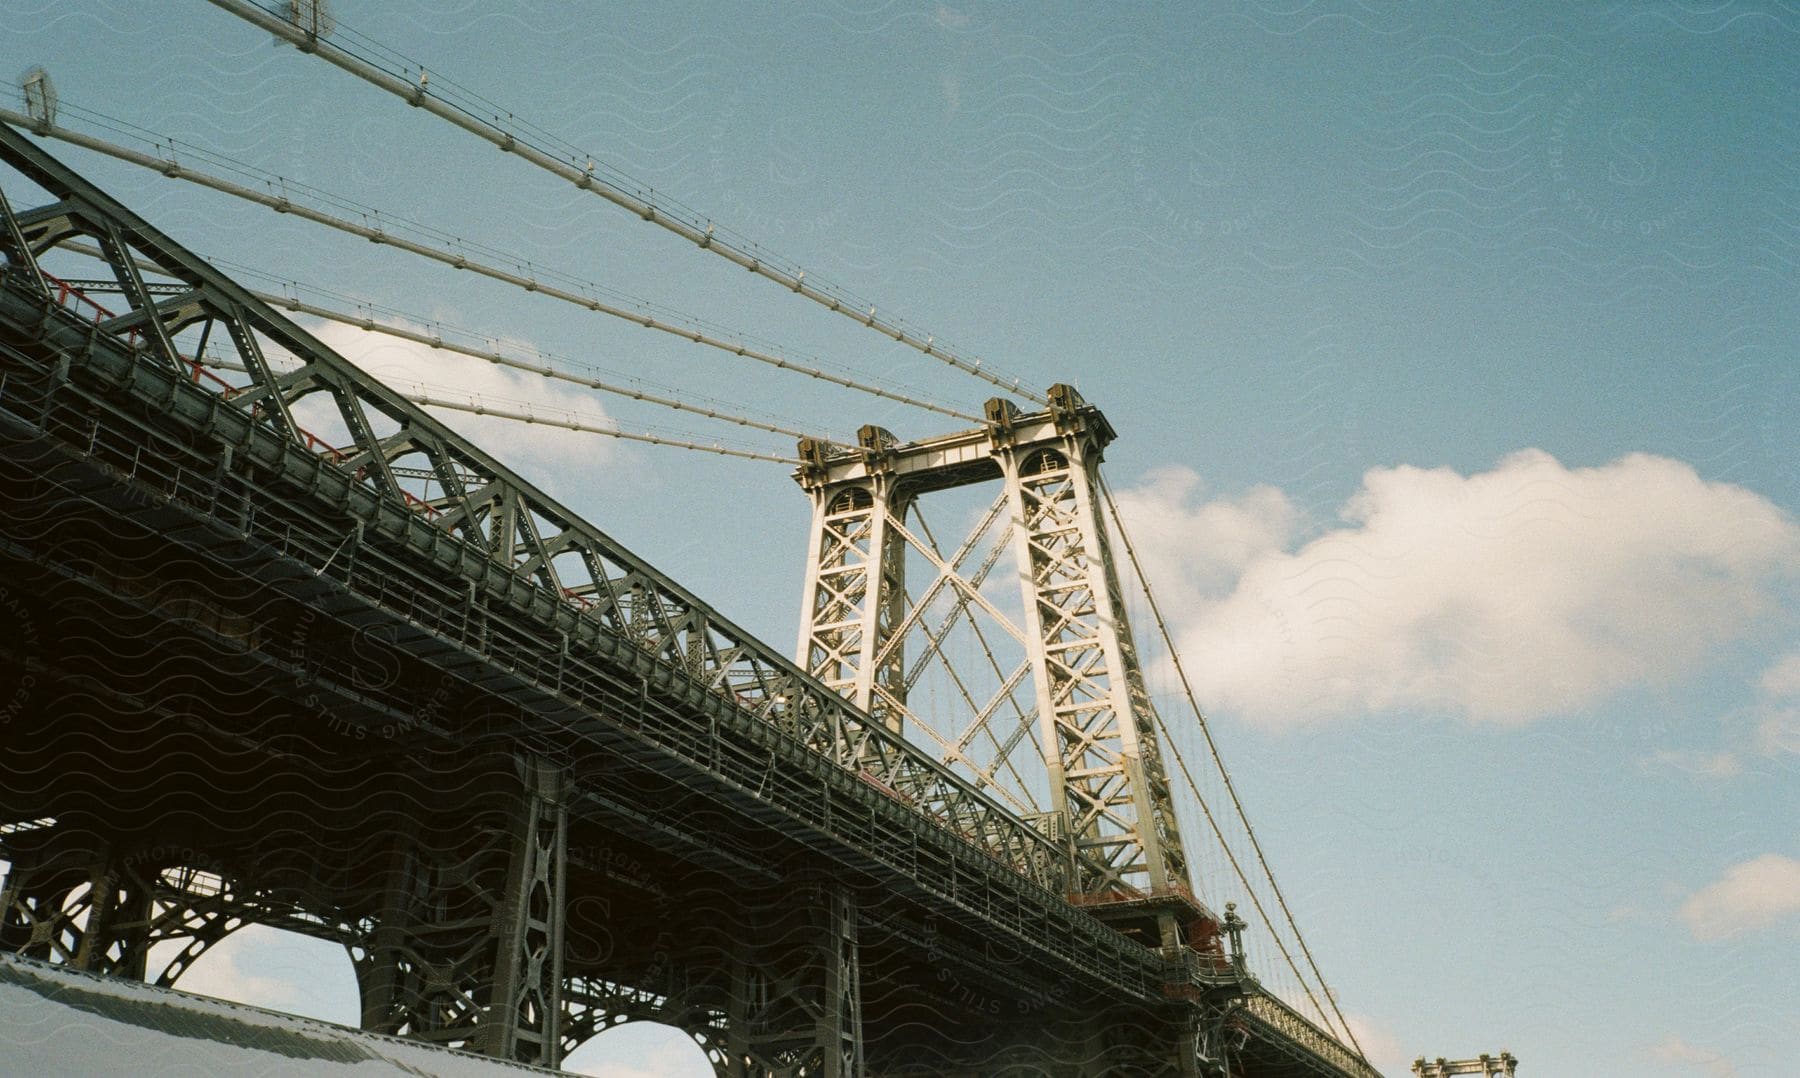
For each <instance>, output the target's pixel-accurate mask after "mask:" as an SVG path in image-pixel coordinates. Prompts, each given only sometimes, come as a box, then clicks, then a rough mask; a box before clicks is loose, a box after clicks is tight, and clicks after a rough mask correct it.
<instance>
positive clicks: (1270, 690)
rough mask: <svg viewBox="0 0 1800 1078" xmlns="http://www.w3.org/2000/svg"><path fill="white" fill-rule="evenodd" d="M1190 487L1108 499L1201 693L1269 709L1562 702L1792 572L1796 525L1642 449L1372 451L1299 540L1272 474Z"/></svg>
mask: <svg viewBox="0 0 1800 1078" xmlns="http://www.w3.org/2000/svg"><path fill="white" fill-rule="evenodd" d="M1197 495H1198V482H1197V480H1195V479H1194V478H1193V477H1192V474H1191V473H1182V472H1163V473H1158V474H1156V475H1153V476H1151V477H1150V479H1149V480H1148V481H1147V482H1146V483H1145V484H1143V485H1141V486H1139V487H1138V488H1136V489H1134V490H1131V491H1125V492H1121V493H1120V496H1119V501H1120V502H1121V508H1122V511H1123V512H1126V513H1128V514H1129V515H1128V516H1127V525H1128V527H1129V528H1130V529H1131V531H1132V534H1133V538H1134V539H1136V540H1137V541H1138V542H1139V543H1140V545H1141V547H1142V548H1143V549H1146V550H1148V551H1150V552H1152V554H1153V556H1152V557H1150V558H1149V559H1148V560H1149V561H1150V562H1151V563H1152V566H1153V567H1152V568H1151V569H1150V572H1151V575H1152V579H1153V580H1154V581H1156V582H1157V584H1158V592H1159V594H1161V595H1165V596H1166V595H1168V594H1170V593H1171V592H1173V594H1174V595H1175V596H1176V599H1177V601H1175V602H1169V601H1167V600H1166V599H1165V601H1164V602H1163V606H1164V608H1165V610H1166V611H1167V612H1168V613H1169V614H1170V615H1171V616H1172V617H1174V618H1175V619H1176V620H1177V622H1178V624H1179V633H1180V642H1181V646H1182V652H1183V657H1184V660H1185V662H1186V663H1187V665H1188V667H1189V669H1190V671H1191V672H1192V673H1193V674H1194V676H1195V677H1196V679H1197V682H1198V684H1197V688H1198V690H1199V691H1200V692H1201V693H1202V694H1203V695H1204V696H1205V697H1206V702H1207V703H1208V704H1209V705H1210V706H1213V707H1215V708H1220V709H1224V710H1226V711H1228V712H1231V713H1233V714H1236V715H1238V716H1239V717H1242V718H1245V719H1248V720H1250V721H1257V722H1262V723H1266V724H1272V725H1278V724H1292V723H1296V722H1301V721H1306V720H1309V719H1319V718H1325V717H1332V716H1341V715H1348V714H1357V713H1365V712H1374V711H1385V710H1393V709H1420V710H1429V711H1442V712H1450V713H1456V714H1462V715H1466V716H1468V717H1470V718H1473V719H1477V720H1483V721H1492V722H1502V723H1523V722H1527V721H1530V720H1533V719H1537V718H1540V717H1543V716H1546V715H1550V714H1556V713H1561V712H1568V711H1572V710H1575V709H1578V708H1580V707H1583V706H1586V705H1588V704H1591V703H1593V702H1594V701H1596V700H1599V699H1601V698H1603V697H1605V696H1606V695H1607V694H1609V693H1612V692H1614V691H1617V690H1619V689H1622V688H1625V687H1627V686H1633V685H1642V684H1652V683H1657V682H1662V681H1666V680H1668V679H1671V678H1673V677H1676V676H1679V675H1680V674H1682V673H1685V672H1687V671H1689V670H1692V669H1693V668H1694V667H1695V666H1696V665H1698V664H1699V663H1700V662H1701V661H1702V660H1703V659H1705V658H1706V657H1707V656H1708V655H1709V654H1711V653H1712V652H1713V651H1714V649H1716V648H1717V647H1718V646H1719V645H1720V644H1722V643H1725V642H1727V641H1730V640H1732V639H1734V638H1737V637H1739V636H1741V635H1742V634H1744V633H1745V632H1747V631H1748V630H1749V628H1750V627H1751V626H1752V625H1754V623H1755V622H1757V620H1758V619H1759V618H1761V617H1763V616H1764V615H1766V614H1767V613H1769V612H1770V611H1771V610H1772V609H1773V608H1774V607H1775V605H1776V595H1777V590H1778V588H1780V587H1781V586H1782V584H1783V583H1784V582H1786V581H1790V580H1792V579H1794V578H1795V577H1796V576H1800V527H1796V525H1795V523H1794V521H1792V520H1791V519H1789V518H1788V517H1787V516H1786V515H1785V514H1783V513H1782V512H1781V510H1779V509H1778V508H1776V507H1775V506H1774V505H1772V504H1771V503H1769V502H1768V501H1767V500H1766V499H1764V498H1762V497H1761V496H1759V495H1757V494H1755V493H1753V492H1751V491H1748V490H1745V489H1743V488H1741V487H1736V486H1732V485H1730V484H1725V483H1710V482H1706V481H1705V480H1702V479H1701V478H1700V477H1699V476H1698V475H1696V474H1695V473H1694V470H1693V469H1692V468H1691V467H1689V466H1688V465H1686V464H1683V463H1681V462H1679V461H1674V460H1669V459H1666V458H1660V457H1653V456H1648V455H1644V454H1633V455H1630V456H1626V457H1622V458H1620V459H1619V460H1616V461H1614V462H1612V463H1610V464H1606V465H1603V466H1600V467H1594V468H1567V467H1564V466H1563V465H1562V464H1561V463H1559V462H1558V461H1557V460H1555V459H1554V458H1553V457H1551V456H1550V455H1549V454H1547V453H1544V452H1542V451H1540V450H1525V451H1522V452H1519V453H1515V454H1513V455H1512V456H1509V457H1507V458H1505V459H1504V460H1502V461H1500V462H1499V464H1498V465H1496V466H1495V467H1494V469H1493V470H1491V471H1487V472H1482V473H1478V474H1475V475H1470V476H1464V475H1461V474H1458V473H1457V472H1454V471H1452V470H1450V469H1448V468H1436V469H1423V468H1415V467H1396V468H1378V469H1374V470H1371V471H1369V472H1368V473H1367V474H1366V475H1365V476H1364V477H1363V485H1362V489H1361V490H1360V491H1358V493H1357V494H1356V495H1355V496H1354V497H1353V498H1352V499H1351V500H1350V501H1349V502H1348V503H1347V504H1346V505H1345V507H1344V508H1343V510H1342V513H1341V517H1342V520H1343V526H1341V527H1338V528H1335V529H1332V530H1329V531H1327V532H1325V533H1324V534H1322V535H1320V536H1318V537H1317V538H1314V539H1312V540H1311V541H1309V542H1306V543H1304V544H1303V545H1301V546H1300V547H1299V548H1298V549H1292V550H1290V549H1289V548H1290V547H1291V546H1292V545H1293V537H1294V532H1293V529H1294V527H1295V526H1296V523H1297V514H1295V512H1294V510H1293V507H1292V505H1291V504H1289V503H1288V501H1287V499H1286V498H1285V497H1283V496H1282V495H1281V494H1280V492H1278V491H1273V490H1268V489H1266V488H1265V489H1258V490H1255V491H1252V492H1250V493H1249V494H1246V495H1245V496H1244V497H1242V498H1240V499H1236V500H1233V501H1224V502H1211V503H1201V504H1196V503H1195V499H1196V497H1197ZM1177 566H1178V567H1179V568H1176V567H1177ZM1221 582H1226V586H1225V587H1223V588H1222V587H1221ZM1170 584H1173V585H1174V586H1173V587H1172V588H1171V587H1170V586H1169V585H1170ZM1232 585H1234V586H1232Z"/></svg>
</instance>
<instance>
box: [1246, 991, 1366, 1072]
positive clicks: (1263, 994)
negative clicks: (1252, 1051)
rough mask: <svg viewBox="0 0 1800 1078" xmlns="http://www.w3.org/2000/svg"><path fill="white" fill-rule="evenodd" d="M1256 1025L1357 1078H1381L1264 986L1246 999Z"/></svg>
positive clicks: (1250, 1016)
mask: <svg viewBox="0 0 1800 1078" xmlns="http://www.w3.org/2000/svg"><path fill="white" fill-rule="evenodd" d="M1242 1013H1244V1014H1245V1015H1246V1016H1248V1017H1249V1018H1250V1019H1251V1020H1253V1021H1254V1022H1256V1023H1258V1024H1260V1025H1262V1026H1264V1027H1266V1028H1267V1029H1269V1030H1272V1031H1274V1032H1276V1033H1278V1034H1280V1036H1281V1038H1282V1039H1284V1040H1285V1041H1286V1042H1287V1043H1289V1044H1291V1045H1297V1046H1299V1047H1302V1048H1305V1049H1306V1050H1307V1051H1309V1052H1311V1053H1312V1054H1313V1055H1315V1056H1317V1057H1319V1058H1320V1059H1322V1060H1324V1061H1325V1062H1326V1063H1328V1064H1330V1065H1331V1066H1332V1067H1334V1068H1336V1069H1337V1070H1338V1071H1339V1072H1340V1073H1342V1074H1346V1075H1353V1076H1356V1078H1381V1072H1380V1071H1377V1070H1376V1069H1375V1068H1374V1067H1372V1066H1370V1065H1369V1063H1368V1061H1367V1060H1365V1059H1363V1058H1362V1057H1361V1056H1360V1055H1358V1054H1356V1053H1355V1052H1353V1051H1351V1050H1350V1049H1349V1048H1348V1047H1346V1046H1345V1045H1344V1043H1343V1042H1342V1041H1340V1040H1338V1039H1337V1038H1336V1037H1334V1036H1332V1035H1331V1034H1330V1033H1327V1032H1326V1031H1324V1030H1322V1029H1320V1028H1319V1027H1318V1026H1317V1025H1315V1024H1313V1023H1312V1022H1311V1021H1309V1020H1308V1019H1307V1018H1306V1016H1304V1015H1302V1014H1301V1013H1300V1012H1299V1011H1296V1010H1294V1009H1293V1008H1292V1007H1290V1006H1288V1005H1287V1004H1286V1003H1285V1002H1283V1001H1282V1000H1281V999H1279V998H1277V997H1276V996H1273V995H1270V994H1269V993H1268V992H1267V991H1266V990H1264V989H1263V988H1262V987H1261V986H1260V985H1257V986H1255V990H1254V991H1252V992H1251V993H1250V994H1249V995H1248V996H1246V997H1245V998H1244V1003H1243V1012H1242Z"/></svg>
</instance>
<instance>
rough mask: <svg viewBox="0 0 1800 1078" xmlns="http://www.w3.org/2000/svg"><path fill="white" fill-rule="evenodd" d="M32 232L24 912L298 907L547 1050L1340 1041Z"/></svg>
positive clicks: (1205, 1065)
mask: <svg viewBox="0 0 1800 1078" xmlns="http://www.w3.org/2000/svg"><path fill="white" fill-rule="evenodd" d="M0 135H5V136H7V137H8V138H10V139H14V140H16V136H14V135H12V133H11V132H0ZM10 145H11V144H10V143H9V147H10ZM40 182H41V181H40ZM71 189H73V187H72V186H71ZM64 197H68V196H66V195H65V196H64ZM87 197H91V198H92V199H93V200H94V201H95V203H96V204H98V199H99V197H100V196H97V195H94V196H87ZM109 212H112V213H114V214H115V223H116V220H117V219H122V217H120V216H119V215H122V214H123V211H122V210H114V211H109ZM127 223H128V224H129V223H130V222H129V221H127ZM108 227H109V228H110V227H113V225H110V224H109V226H108ZM108 234H109V235H111V236H113V237H114V239H115V240H116V238H117V233H116V232H110V233H108ZM15 235H16V234H15ZM14 246H15V248H16V246H17V245H16V243H15V245H14ZM28 254H29V252H28ZM9 263H10V264H9V265H8V266H6V267H4V269H0V619H4V624H5V626H6V631H5V632H3V633H0V858H3V859H5V860H6V861H7V862H8V863H9V864H8V871H7V873H6V876H5V882H4V885H3V888H0V949H4V950H7V951H12V952H16V953H20V954H24V955H26V956H29V957H36V958H41V959H48V960H52V961H57V962H62V963H66V964H69V965H71V966H74V967H76V968H81V969H88V970H94V971H99V972H105V973H111V974H115V975H120V976H125V977H131V978H138V979H147V980H151V981H158V982H161V983H175V982H176V981H177V979H178V978H179V977H180V975H181V973H182V972H183V971H185V970H186V969H188V968H189V967H191V965H192V963H193V962H194V961H195V960H196V959H197V958H199V957H200V956H201V955H202V954H204V953H205V951H206V949H207V948H208V947H210V946H212V945H213V944H215V943H217V942H218V941H219V940H220V939H222V938H224V937H225V936H227V935H229V934H230V932H232V931H234V930H235V929H236V928H238V927H241V926H242V925H244V924H251V923H256V924H268V925H273V926H276V927H280V928H284V929H289V930H293V931H299V932H304V933H308V934H311V935H314V936H317V937H320V938H324V939H328V940H333V941H336V942H338V943H341V944H342V945H343V946H344V947H346V949H347V950H348V952H349V954H350V956H351V958H352V960H353V963H354V966H355V969H356V974H357V982H358V986H359V989H360V991H361V997H362V1012H363V1013H362V1019H363V1025H364V1026H365V1027H367V1028H370V1029H375V1030H382V1031H387V1032H394V1033H402V1034H406V1035H409V1036H415V1037H419V1038H422V1039H425V1040H430V1041H433V1042H437V1043H442V1044H447V1045H455V1046H461V1047H466V1048H471V1049H474V1050H477V1051H481V1052H484V1053H488V1054H492V1055H496V1056H503V1057H506V1058H512V1059H520V1060H526V1061H532V1062H541V1063H547V1064H551V1065H555V1064H556V1063H558V1062H559V1061H560V1060H561V1059H562V1058H563V1056H564V1055H565V1054H566V1053H567V1052H568V1051H569V1050H570V1049H571V1048H573V1047H575V1046H577V1045H579V1044H580V1043H581V1042H583V1041H584V1040H586V1039H587V1038H588V1037H591V1036H592V1035H594V1034H595V1033H596V1032H598V1031H600V1030H602V1029H604V1028H606V1027H608V1026H610V1025H612V1024H615V1023H618V1022H622V1021H630V1020H634V1019H653V1020H657V1021H662V1022H666V1023H669V1024H671V1025H675V1026H678V1027H680V1028H682V1029H684V1030H686V1031H688V1032H689V1033H690V1034H692V1035H693V1036H694V1037H695V1038H696V1039H697V1040H698V1041H699V1042H700V1043H701V1044H702V1046H703V1047H704V1048H705V1049H706V1051H707V1052H708V1054H709V1056H710V1058H711V1059H712V1060H713V1062H714V1065H715V1067H716V1068H717V1069H718V1072H719V1073H720V1074H721V1075H745V1076H750V1075H796V1076H797V1075H846V1074H858V1073H869V1074H880V1075H911V1074H920V1075H924V1074H967V1075H976V1074H983V1075H985V1074H1018V1075H1025V1074H1045V1075H1052V1074H1057V1075H1060V1074H1068V1075H1088V1074H1145V1075H1149V1074H1199V1073H1203V1072H1204V1071H1206V1070H1208V1069H1211V1068H1213V1067H1214V1066H1216V1065H1218V1064H1221V1063H1224V1062H1227V1061H1228V1062H1229V1065H1230V1073H1231V1074H1234V1075H1273V1076H1285V1075H1289V1074H1292V1075H1296V1076H1298V1075H1316V1074H1327V1073H1341V1072H1342V1071H1341V1068H1336V1067H1333V1066H1331V1065H1330V1064H1328V1063H1327V1062H1325V1058H1326V1057H1324V1056H1322V1055H1321V1054H1320V1053H1321V1052H1326V1051H1329V1049H1330V1048H1331V1047H1335V1045H1332V1046H1320V1047H1319V1048H1318V1049H1317V1050H1310V1051H1309V1050H1308V1048H1307V1047H1306V1045H1305V1044H1304V1043H1303V1042H1301V1041H1297V1040H1296V1039H1294V1036H1293V1035H1292V1034H1291V1033H1289V1032H1286V1030H1287V1027H1283V1026H1280V1025H1278V1024H1272V1023H1274V1022H1277V1021H1278V1020H1280V1019H1281V1012H1279V1011H1271V1010H1269V1009H1268V1008H1267V1007H1264V1008H1263V1009H1261V1010H1259V1009H1258V1008H1257V1007H1256V1006H1255V1005H1254V1004H1256V1003H1258V1002H1259V1001H1258V999H1256V998H1252V999H1251V1000H1250V1001H1249V1002H1248V1003H1242V1002H1240V1000H1241V998H1242V992H1243V989H1242V985H1241V984H1240V983H1239V982H1238V981H1237V980H1236V979H1235V978H1234V977H1231V976H1216V977H1215V976H1212V975H1211V974H1209V973H1206V972H1205V971H1197V970H1196V969H1194V968H1192V966H1193V961H1194V957H1195V956H1193V955H1191V954H1183V955H1172V956H1169V957H1168V958H1167V959H1165V957H1164V956H1162V955H1159V954H1158V953H1157V952H1155V951H1152V950H1149V949H1147V948H1144V947H1142V946H1139V945H1137V944H1135V943H1133V942H1131V941H1130V940H1127V939H1125V938H1124V937H1123V936H1121V935H1120V934H1118V933H1117V932H1113V931H1111V930H1110V929H1108V928H1106V927H1105V926H1104V925H1103V924H1101V923H1100V922H1098V921H1096V920H1095V919H1094V918H1093V917H1092V916H1090V915H1089V914H1087V913H1085V912H1083V911H1081V910H1078V909H1075V908H1073V907H1071V906H1070V905H1068V903H1067V902H1065V901H1064V900H1063V896H1062V895H1061V894H1059V893H1056V892H1053V891H1050V890H1048V889H1046V888H1045V887H1044V886H1042V885H1040V884H1038V883H1036V882H1034V881H1033V880H1032V879H1030V878H1027V877H1025V876H1023V875H1021V873H1020V871H1019V869H1018V867H1017V865H1016V864H1012V863H1005V862H1002V861H1001V860H1000V859H999V858H998V857H997V856H996V855H995V854H994V853H992V852H989V851H988V850H984V849H983V848H982V847H981V846H978V845H976V844H975V842H974V841H973V840H972V838H964V837H962V836H959V835H957V834H955V833H953V832H952V831H950V830H947V829H946V826H945V824H944V823H943V822H941V821H937V820H932V819H929V818H927V817H926V816H925V815H924V814H922V813H921V812H919V811H918V810H917V808H915V807H913V806H910V805H906V804H902V803H899V802H898V801H896V800H895V799H894V798H893V796H892V792H891V791H885V792H884V791H882V790H879V789H877V788H875V787H874V786H872V785H870V784H868V783H866V782H863V781H861V780H859V777H858V776H857V775H855V774H854V773H853V772H851V771H848V770H846V769H844V768H843V767H842V766H840V765H839V764H837V763H834V762H833V761H831V760H829V759H825V758H822V757H821V756H819V755H818V753H817V752H816V751H813V750H811V749H809V747H808V745H807V744H806V743H805V742H803V741H801V740H799V739H797V738H796V737H795V736H793V735H792V734H791V733H788V732H785V731H783V730H781V729H778V728H777V727H776V726H774V725H772V724H771V723H770V721H769V720H768V718H767V717H766V714H765V713H763V712H753V711H752V709H750V708H748V707H746V706H744V705H743V704H742V703H741V702H740V701H737V700H734V699H733V698H732V696H731V694H730V693H729V692H721V691H720V688H719V686H718V685H717V684H714V683H709V682H707V681H705V680H703V678H702V677H701V676H700V675H701V673H702V672H703V670H704V669H705V667H704V662H703V661H702V660H703V658H704V657H702V656H698V655H689V656H686V657H683V656H681V655H679V654H677V653H672V652H671V650H670V648H669V647H668V644H667V641H666V640H664V641H660V642H654V641H653V642H651V643H646V640H645V639H639V638H634V637H629V636H625V635H617V634H615V635H607V634H605V633H602V632H599V631H598V630H596V629H595V628H594V623H593V622H591V621H586V620H581V619H579V618H577V617H576V615H574V614H572V613H571V612H570V610H568V609H566V608H565V605H564V604H563V602H562V600H561V598H560V597H554V598H550V597H546V596H545V595H544V594H543V592H542V591H541V590H538V589H533V588H529V587H526V586H524V584H523V582H522V581H521V580H520V579H519V578H518V577H517V576H516V575H515V574H514V573H512V572H511V568H510V566H505V567H500V568H498V569H494V570H493V571H490V569H493V566H492V565H491V563H489V562H485V561H479V560H476V559H475V558H474V556H473V555H471V553H470V551H469V549H468V547H467V543H466V541H464V540H462V539H459V538H455V537H451V536H448V535H442V534H439V533H438V532H436V531H433V530H432V529H431V528H429V527H425V526H422V525H421V523H420V521H419V520H417V519H416V518H415V515H414V514H412V513H411V512H410V511H409V510H407V509H406V508H405V507H404V506H400V505H398V504H396V503H393V502H380V503H370V502H369V501H368V499H366V498H364V497H363V496H362V495H361V494H360V493H359V489H358V488H356V487H355V486H354V485H353V484H350V483H347V482H345V481H344V480H343V479H342V478H341V477H337V476H334V474H333V473H332V472H331V469H332V468H334V467H336V465H333V464H329V463H324V462H321V461H320V460H319V459H318V457H317V456H316V454H312V453H310V452H308V451H307V450H305V449H304V447H297V446H295V445H293V444H291V442H288V441H284V440H283V439H282V438H281V437H279V436H277V435H275V434H271V432H270V431H269V430H268V428H266V427H259V426H256V425H254V424H253V423H251V422H250V421H248V420H247V419H246V415H245V413H244V412H243V411H242V410H240V409H238V408H235V407H233V406H232V405H230V404H229V403H226V402H225V401H223V400H222V399H221V398H220V397H219V396H218V395H217V394H216V393H209V392H208V391H206V390H204V389H203V388H201V387H198V386H196V385H194V384H192V383H191V380H190V379H188V378H187V377H186V374H185V372H183V371H181V370H179V369H175V368H172V367H170V366H167V365H164V366H157V365H156V364H154V363H152V362H149V361H148V360H147V359H146V357H145V356H144V355H142V354H141V353H140V352H138V351H136V350H135V349H134V348H132V347H128V346H127V345H126V344H125V343H124V342H122V341H121V340H118V339H115V338H112V337H109V336H107V335H106V334H103V333H96V332H94V329H93V327H92V326H91V325H84V324H83V323H82V322H81V321H80V320H79V319H72V318H71V317H69V315H68V313H67V312H66V311H64V310H63V309H61V308H60V307H58V306H57V305H56V304H55V303H53V302H47V301H46V299H45V298H44V297H43V296H42V295H41V294H36V295H34V294H33V293H32V292H31V290H30V289H29V288H27V287H25V286H24V284H25V282H23V280H22V278H23V274H21V273H20V272H18V263H17V261H16V260H9ZM339 470H340V471H342V469H339ZM371 504H373V506H374V507H373V508H372V509H371V508H369V506H370V505H371ZM471 565H474V566H476V567H477V568H478V570H479V571H478V572H471V568H470V567H471ZM665 594H666V593H665ZM683 616H684V617H687V618H690V619H697V618H700V617H703V615H702V614H699V613H696V612H689V613H687V614H684V615H683ZM652 644H654V646H652ZM1261 1002H1263V1003H1268V1002H1270V1001H1267V1000H1266V999H1263V1000H1261ZM1271 1016H1273V1017H1271ZM1295 1028H1299V1029H1300V1033H1301V1034H1303V1035H1304V1034H1305V1033H1306V1030H1305V1028H1304V1026H1303V1024H1302V1026H1301V1027H1295ZM1340 1051H1341V1049H1340Z"/></svg>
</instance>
